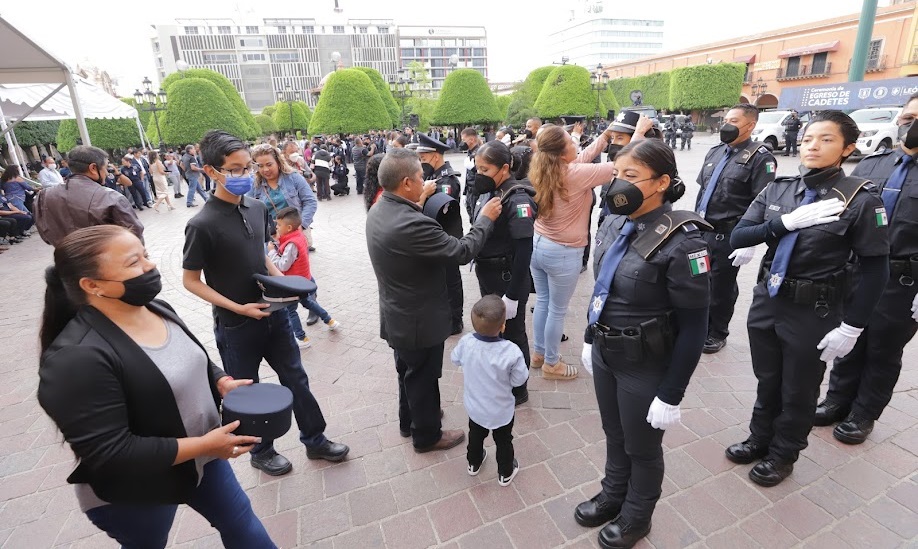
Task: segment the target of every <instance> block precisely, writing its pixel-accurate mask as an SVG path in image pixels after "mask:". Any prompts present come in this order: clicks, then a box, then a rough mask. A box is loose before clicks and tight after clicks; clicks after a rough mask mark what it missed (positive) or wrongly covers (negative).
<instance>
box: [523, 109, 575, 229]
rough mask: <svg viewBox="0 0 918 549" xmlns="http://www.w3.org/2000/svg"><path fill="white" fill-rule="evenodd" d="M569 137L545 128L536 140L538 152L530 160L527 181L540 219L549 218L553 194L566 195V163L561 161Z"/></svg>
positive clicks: (551, 127) (557, 128)
mask: <svg viewBox="0 0 918 549" xmlns="http://www.w3.org/2000/svg"><path fill="white" fill-rule="evenodd" d="M570 140H571V137H570V135H568V133H567V132H566V131H564V128H562V127H561V126H554V125H551V126H549V125H545V126H542V127H541V128H539V133H538V135H537V136H536V145H537V146H538V150H537V151H536V153H535V154H534V155H533V156H532V165H531V166H530V168H529V180H530V181H532V186H533V187H535V190H536V196H535V201H536V205H537V206H538V207H539V215H540V216H545V217H548V216H551V214H552V211H553V210H554V207H555V194H556V193H558V194H560V195H561V196H564V195H565V194H566V191H565V189H564V177H565V176H566V175H567V169H568V163H567V162H565V161H564V160H562V159H561V155H562V154H564V151H565V149H566V148H567V146H568V143H569V142H570Z"/></svg>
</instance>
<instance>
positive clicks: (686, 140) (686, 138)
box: [679, 132, 693, 151]
mask: <svg viewBox="0 0 918 549" xmlns="http://www.w3.org/2000/svg"><path fill="white" fill-rule="evenodd" d="M692 137H693V135H692V134H690V133H688V134H687V133H685V132H682V145H681V146H680V148H679V150H680V151H684V150H685V147H686V145H687V146H688V150H692Z"/></svg>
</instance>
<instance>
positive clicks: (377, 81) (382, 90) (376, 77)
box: [354, 67, 402, 128]
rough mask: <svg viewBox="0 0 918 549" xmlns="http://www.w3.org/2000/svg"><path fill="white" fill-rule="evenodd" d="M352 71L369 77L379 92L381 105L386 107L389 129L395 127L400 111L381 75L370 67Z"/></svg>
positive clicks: (357, 68)
mask: <svg viewBox="0 0 918 549" xmlns="http://www.w3.org/2000/svg"><path fill="white" fill-rule="evenodd" d="M354 69H356V70H358V71H360V72H362V73H364V74H366V75H367V76H369V77H370V82H372V83H373V87H374V88H376V91H377V92H379V98H380V99H382V102H383V105H385V106H386V112H388V113H389V120H390V121H391V122H392V125H391V126H390V127H391V128H395V127H397V126H398V122H399V118H400V117H401V115H402V111H401V109H399V106H398V103H396V102H395V97H393V96H392V91H391V90H390V89H389V84H387V83H386V81H385V80H383V77H382V74H380V72H379V71H378V70H376V69H374V68H371V67H354Z"/></svg>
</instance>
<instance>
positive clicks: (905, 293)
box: [826, 277, 918, 420]
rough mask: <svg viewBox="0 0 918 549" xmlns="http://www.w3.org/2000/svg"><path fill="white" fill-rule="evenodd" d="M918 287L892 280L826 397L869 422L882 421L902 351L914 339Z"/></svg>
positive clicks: (835, 372)
mask: <svg viewBox="0 0 918 549" xmlns="http://www.w3.org/2000/svg"><path fill="white" fill-rule="evenodd" d="M916 292H918V285H913V286H903V285H902V284H901V283H900V282H899V279H898V278H892V277H890V280H889V283H888V284H887V285H886V291H885V292H883V297H881V298H880V302H879V303H877V307H876V309H874V310H873V314H872V315H871V317H870V320H869V322H868V324H867V327H866V328H865V329H864V333H862V334H861V337H859V338H857V344H856V345H855V346H854V349H853V350H852V351H851V353H849V354H848V356H846V357H844V358H840V359H838V360H836V361H835V367H834V368H832V373H831V375H830V376H829V392H828V393H827V394H826V398H827V399H828V400H830V401H832V402H836V403H838V404H841V405H843V406H845V407H849V406H850V407H851V410H852V411H853V412H856V413H857V414H858V415H859V416H861V417H864V418H867V419H873V420H876V419H879V417H880V414H882V413H883V410H884V409H885V408H886V405H887V404H889V401H890V399H891V398H892V394H893V389H894V388H895V386H896V381H898V380H899V373H900V372H901V371H902V349H903V348H904V347H905V345H906V344H907V343H908V342H909V341H911V339H912V338H913V337H915V332H916V331H918V322H915V321H914V320H912V310H911V305H912V301H913V300H914V299H915V293H916Z"/></svg>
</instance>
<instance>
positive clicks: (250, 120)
mask: <svg viewBox="0 0 918 549" xmlns="http://www.w3.org/2000/svg"><path fill="white" fill-rule="evenodd" d="M188 78H203V79H204V80H209V81H210V82H212V83H213V84H214V85H215V86H217V88H219V89H220V91H222V92H223V95H224V96H226V100H227V101H228V102H229V104H230V107H231V108H232V109H233V110H234V111H235V112H236V113H237V114H238V115H239V119H240V121H241V122H242V123H243V127H244V128H245V130H244V133H240V134H236V135H237V136H238V137H242V138H245V139H254V138H255V137H256V136H258V134H259V132H261V128H260V127H259V126H258V124H257V123H256V122H255V117H254V116H252V113H251V112H249V108H248V107H247V106H246V104H245V101H243V100H242V96H241V95H239V90H237V89H236V87H235V86H233V83H232V82H230V81H229V79H228V78H227V77H225V76H223V75H222V74H220V73H219V72H216V71H212V70H210V69H188V70H186V71H185V72H184V76H183V73H181V72H174V73H172V74H170V75H169V76H167V77H166V78H165V79H164V80H163V83H162V84H161V85H160V87H161V88H162V89H164V90H166V94H167V95H168V99H169V102H170V103H171V102H172V95H171V87H172V85H173V84H175V83H176V82H179V81H181V80H186V79H188ZM144 127H146V124H145V125H144ZM163 133H166V130H163Z"/></svg>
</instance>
